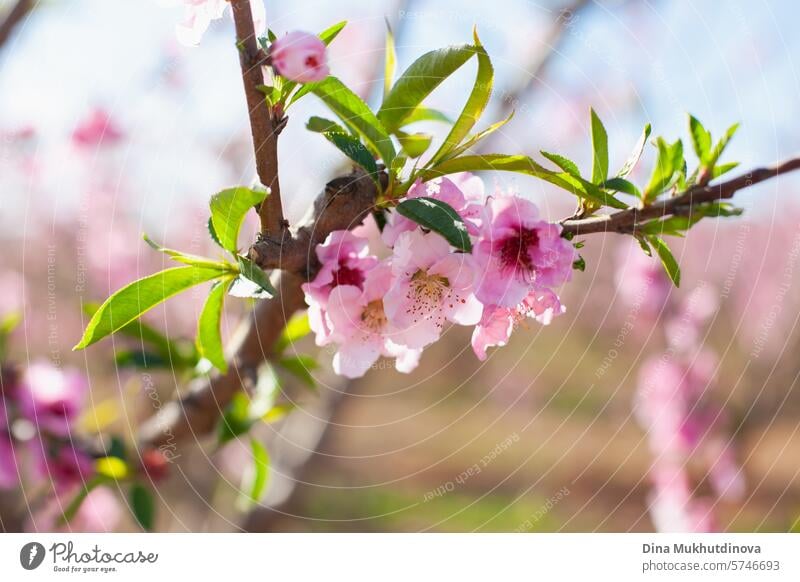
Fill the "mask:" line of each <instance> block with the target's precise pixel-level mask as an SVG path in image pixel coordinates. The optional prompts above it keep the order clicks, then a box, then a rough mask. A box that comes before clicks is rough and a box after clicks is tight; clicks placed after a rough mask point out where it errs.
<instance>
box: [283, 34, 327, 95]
mask: <svg viewBox="0 0 800 582" xmlns="http://www.w3.org/2000/svg"><path fill="white" fill-rule="evenodd" d="M325 50H326V47H325V43H324V42H322V40H320V38H319V37H318V36H315V35H313V34H310V33H308V32H302V31H300V30H296V31H294V32H290V33H289V34H287V35H286V36H284V37H282V38H279V39H277V40H276V41H275V42H274V43H272V46H271V47H270V49H269V54H270V57H271V59H272V66H273V68H274V69H275V72H276V73H278V74H279V75H281V76H282V77H286V78H287V79H289V80H291V81H297V82H298V83H312V82H314V81H322V80H323V79H324V78H325V77H327V76H328V75H329V74H330V70H329V69H328V64H327V56H326V54H325Z"/></svg>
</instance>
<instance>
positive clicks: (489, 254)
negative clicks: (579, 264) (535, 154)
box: [473, 196, 576, 307]
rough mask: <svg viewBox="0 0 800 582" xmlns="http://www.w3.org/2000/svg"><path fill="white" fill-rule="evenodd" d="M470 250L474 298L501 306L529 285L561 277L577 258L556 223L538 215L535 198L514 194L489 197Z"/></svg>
mask: <svg viewBox="0 0 800 582" xmlns="http://www.w3.org/2000/svg"><path fill="white" fill-rule="evenodd" d="M473 255H474V257H475V259H476V261H477V263H478V265H479V266H480V280H479V282H478V289H477V291H476V295H477V297H478V299H480V300H481V301H482V302H483V303H484V304H487V305H499V306H502V307H514V306H516V305H518V304H519V303H520V302H521V301H522V300H523V299H524V298H525V297H526V296H527V295H528V293H530V291H531V289H532V288H534V287H537V288H545V287H557V286H559V285H561V284H562V283H565V282H566V281H568V280H569V279H570V278H571V277H572V263H573V262H574V260H575V259H576V253H575V249H574V248H573V247H572V245H571V244H570V243H569V241H567V240H565V239H563V238H562V237H561V227H560V226H559V225H557V224H552V223H549V222H547V221H545V220H541V219H540V218H539V211H538V209H537V208H536V205H535V204H533V203H532V202H530V201H528V200H524V199H522V198H519V197H516V196H501V197H498V198H494V199H492V200H490V201H489V203H488V204H487V208H486V218H485V221H484V223H483V224H482V226H481V235H480V238H479V240H478V242H477V243H476V244H475V246H474V247H473Z"/></svg>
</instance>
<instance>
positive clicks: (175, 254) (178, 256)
mask: <svg viewBox="0 0 800 582" xmlns="http://www.w3.org/2000/svg"><path fill="white" fill-rule="evenodd" d="M142 239H144V242H146V243H147V245H148V246H149V247H150V248H152V249H154V250H156V251H158V252H160V253H164V254H165V255H167V256H168V257H170V258H171V259H172V260H173V261H176V262H178V263H183V264H185V265H192V266H195V267H207V268H210V269H219V270H220V271H227V270H229V269H230V266H229V265H228V264H226V263H224V262H222V261H217V260H214V259H209V258H208V257H201V256H199V255H190V254H187V253H184V252H181V251H176V250H175V249H168V248H166V247H162V246H161V245H159V244H158V243H156V242H154V241H153V240H152V239H151V238H150V237H149V236H147V234H144V233H143V234H142Z"/></svg>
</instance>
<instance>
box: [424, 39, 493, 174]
mask: <svg viewBox="0 0 800 582" xmlns="http://www.w3.org/2000/svg"><path fill="white" fill-rule="evenodd" d="M473 36H474V38H475V46H474V47H470V49H469V50H472V51H474V53H475V54H476V55H477V56H478V72H477V75H476V77H475V84H474V85H473V86H472V92H471V93H470V95H469V99H467V103H466V105H464V109H463V110H462V111H461V115H459V116H458V119H457V120H456V122H455V123H454V124H453V127H452V128H451V129H450V133H449V134H448V135H447V137H446V138H445V139H444V142H443V143H442V145H441V146H439V149H438V150H437V152H436V153H435V154H433V157H432V158H431V163H433V164H435V163H436V162H437V161H438V160H441V159H443V158H444V157H445V156H446V155H447V154H448V153H450V152H451V151H452V150H453V149H454V148H456V147H457V146H458V145H459V144H460V143H461V142H462V141H463V140H464V138H465V137H467V135H469V132H470V131H471V130H472V128H473V126H474V125H475V124H476V123H477V121H478V119H480V117H481V115H483V111H484V110H485V109H486V106H487V105H488V103H489V98H490V97H491V95H492V85H493V84H494V67H492V61H491V60H490V59H489V55H488V54H487V53H486V50H485V49H484V48H483V45H481V41H480V39H479V38H478V31H477V29H473Z"/></svg>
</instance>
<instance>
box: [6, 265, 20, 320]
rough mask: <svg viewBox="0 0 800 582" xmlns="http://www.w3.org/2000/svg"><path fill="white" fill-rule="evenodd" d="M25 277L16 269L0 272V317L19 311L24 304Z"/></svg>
mask: <svg viewBox="0 0 800 582" xmlns="http://www.w3.org/2000/svg"><path fill="white" fill-rule="evenodd" d="M24 290H25V279H24V278H23V277H22V275H20V274H19V273H18V272H17V271H11V270H9V271H3V272H2V273H0V319H2V318H3V316H5V315H8V314H11V313H21V312H22V310H23V308H24V305H25V294H24Z"/></svg>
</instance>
